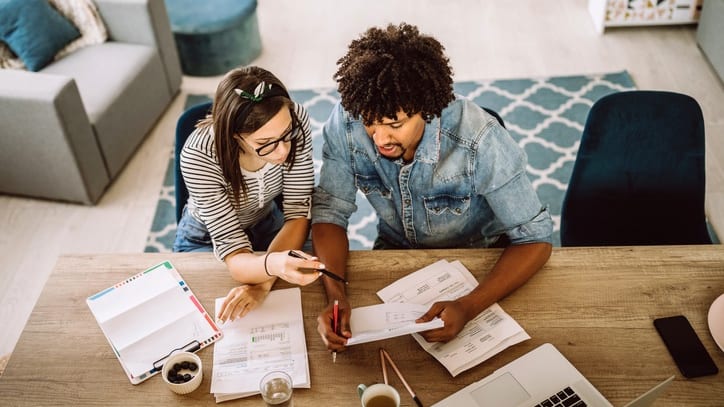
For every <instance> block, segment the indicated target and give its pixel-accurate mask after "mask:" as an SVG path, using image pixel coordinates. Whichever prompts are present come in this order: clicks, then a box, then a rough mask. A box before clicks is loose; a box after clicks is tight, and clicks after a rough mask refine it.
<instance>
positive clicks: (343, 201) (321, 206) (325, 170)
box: [312, 103, 357, 230]
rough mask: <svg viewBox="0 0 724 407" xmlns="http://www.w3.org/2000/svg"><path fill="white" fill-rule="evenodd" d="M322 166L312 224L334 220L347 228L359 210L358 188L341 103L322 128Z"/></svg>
mask: <svg viewBox="0 0 724 407" xmlns="http://www.w3.org/2000/svg"><path fill="white" fill-rule="evenodd" d="M322 137H323V138H324V146H323V147H322V169H321V171H320V174H319V185H318V186H317V187H316V188H315V189H314V194H313V195H312V224H315V223H332V224H335V225H337V226H340V227H342V228H344V229H345V230H346V229H347V224H348V221H349V217H350V216H351V215H352V214H353V213H354V212H355V211H356V210H357V205H356V204H355V197H356V193H357V188H356V186H355V182H354V174H353V173H352V167H351V161H350V160H351V154H350V148H351V146H350V140H351V139H350V137H349V120H348V116H347V113H346V112H345V111H344V110H343V109H342V106H341V104H339V103H337V105H336V106H335V107H334V109H333V110H332V113H331V114H330V116H329V119H328V120H327V122H326V123H325V125H324V128H323V129H322Z"/></svg>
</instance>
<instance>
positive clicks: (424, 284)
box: [217, 260, 530, 376]
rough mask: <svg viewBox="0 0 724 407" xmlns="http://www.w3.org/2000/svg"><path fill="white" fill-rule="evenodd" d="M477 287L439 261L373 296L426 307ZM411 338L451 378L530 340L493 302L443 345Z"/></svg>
mask: <svg viewBox="0 0 724 407" xmlns="http://www.w3.org/2000/svg"><path fill="white" fill-rule="evenodd" d="M477 285H478V282H477V280H475V277H474V276H473V275H472V274H471V273H470V271H468V269H466V268H465V266H463V264H462V263H460V262H459V261H455V262H452V263H450V262H448V261H447V260H440V261H438V262H436V263H433V264H431V265H429V266H427V267H425V268H422V269H420V270H418V271H416V272H414V273H412V274H409V275H407V276H405V277H403V278H401V279H399V280H397V281H395V282H394V283H392V284H390V285H389V286H387V287H385V288H383V289H382V290H380V291H378V292H377V295H378V296H379V297H380V298H381V299H382V301H384V302H386V303H408V302H409V303H415V304H423V305H426V306H428V307H429V306H431V305H432V304H433V303H434V302H437V301H450V300H454V299H456V298H459V297H462V296H463V295H466V294H468V293H470V292H471V291H472V290H473V289H474V288H475V287H476V286H477ZM413 336H414V338H415V340H417V342H418V343H419V344H420V345H421V346H422V347H423V349H425V350H426V351H427V352H428V353H430V354H431V355H433V356H434V357H435V358H436V359H437V360H438V361H439V362H440V363H442V364H443V366H445V368H447V370H448V371H449V372H450V374H452V375H453V376H457V375H458V374H460V373H461V372H464V371H465V370H467V369H470V368H471V367H473V366H476V365H478V364H480V363H482V362H483V361H485V360H487V359H489V358H491V357H492V356H494V355H496V354H497V353H499V352H500V351H502V350H503V349H505V348H507V347H509V346H511V345H515V344H516V343H519V342H522V341H524V340H526V339H530V336H528V334H527V333H526V332H525V331H524V330H523V328H522V327H521V326H520V325H519V324H518V323H517V322H516V321H515V320H514V319H513V318H511V317H510V315H508V314H507V313H505V311H503V309H502V308H501V307H500V306H499V305H498V304H497V303H496V304H493V305H491V306H490V307H489V308H488V309H486V310H485V311H483V312H481V313H480V314H479V315H478V316H477V317H475V318H473V319H472V320H470V321H469V322H468V323H467V324H466V325H465V327H464V328H463V330H462V331H460V333H459V334H458V336H457V337H456V338H455V339H453V340H451V341H449V342H447V343H430V342H427V341H426V340H424V339H423V338H422V337H421V336H420V335H418V334H413ZM217 346H218V345H217Z"/></svg>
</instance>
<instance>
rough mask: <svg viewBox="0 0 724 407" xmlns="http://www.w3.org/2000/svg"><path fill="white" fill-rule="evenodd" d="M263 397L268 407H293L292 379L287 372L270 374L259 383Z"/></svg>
mask: <svg viewBox="0 0 724 407" xmlns="http://www.w3.org/2000/svg"><path fill="white" fill-rule="evenodd" d="M259 390H260V391H261V397H262V398H263V399H264V402H265V403H266V405H267V406H276V407H293V406H294V401H293V400H292V391H293V387H292V378H291V377H290V376H289V375H288V374H287V373H285V372H282V371H273V372H269V373H267V374H266V375H264V377H262V378H261V381H260V382H259Z"/></svg>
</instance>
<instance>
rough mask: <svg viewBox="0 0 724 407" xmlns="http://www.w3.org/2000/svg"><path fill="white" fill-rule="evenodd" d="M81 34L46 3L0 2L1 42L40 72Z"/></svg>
mask: <svg viewBox="0 0 724 407" xmlns="http://www.w3.org/2000/svg"><path fill="white" fill-rule="evenodd" d="M79 36H80V32H79V31H78V29H77V28H75V26H73V24H72V23H71V22H70V21H68V20H67V19H66V18H65V17H63V16H62V15H60V14H59V13H58V12H57V11H56V10H55V9H53V8H52V7H51V6H50V4H48V2H47V1H46V0H0V39H2V40H3V41H4V42H5V43H7V44H8V46H9V47H10V49H11V50H12V51H13V52H14V53H15V54H17V55H18V56H19V57H20V59H22V61H23V63H24V64H25V66H26V67H27V68H28V69H29V70H31V71H39V70H40V69H42V68H43V67H44V66H45V65H47V64H48V63H49V62H50V61H52V60H53V57H54V56H55V54H56V53H57V52H58V51H60V49H61V48H63V47H64V46H65V45H66V44H68V43H69V42H70V41H72V40H74V39H76V38H78V37H79Z"/></svg>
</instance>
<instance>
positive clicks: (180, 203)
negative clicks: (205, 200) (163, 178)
mask: <svg viewBox="0 0 724 407" xmlns="http://www.w3.org/2000/svg"><path fill="white" fill-rule="evenodd" d="M211 105H212V103H211V102H205V103H200V104H198V105H194V106H191V107H190V108H188V109H186V111H185V112H183V113H182V114H181V116H180V117H179V118H178V121H177V122H176V146H175V148H174V163H173V174H174V187H175V188H176V189H175V191H176V192H175V194H176V223H178V222H179V221H180V220H181V214H182V213H183V209H184V206H185V205H186V201H188V199H189V191H188V189H186V183H185V182H184V177H183V175H181V163H180V162H179V158H180V155H181V150H182V149H183V147H184V144H185V143H186V139H187V138H188V137H189V135H190V134H191V133H192V132H193V131H194V129H195V128H196V123H197V122H198V121H199V120H201V119H203V118H204V117H206V115H207V114H208V113H210V112H211Z"/></svg>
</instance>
